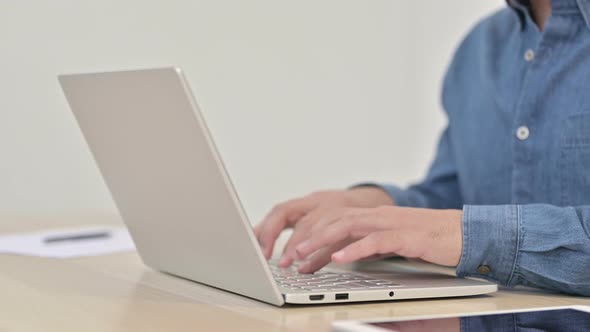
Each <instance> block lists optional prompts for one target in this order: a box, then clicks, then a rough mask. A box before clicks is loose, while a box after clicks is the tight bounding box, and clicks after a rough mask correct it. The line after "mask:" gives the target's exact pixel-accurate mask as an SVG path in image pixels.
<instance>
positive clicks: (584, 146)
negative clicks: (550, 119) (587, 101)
mask: <svg viewBox="0 0 590 332" xmlns="http://www.w3.org/2000/svg"><path fill="white" fill-rule="evenodd" d="M562 137H563V142H562V145H563V146H562V150H561V159H562V160H561V163H562V164H561V166H562V169H561V190H562V192H561V200H562V205H564V206H572V205H590V113H578V114H573V115H570V116H569V117H568V118H567V119H566V123H565V126H564V134H563V136H562Z"/></svg>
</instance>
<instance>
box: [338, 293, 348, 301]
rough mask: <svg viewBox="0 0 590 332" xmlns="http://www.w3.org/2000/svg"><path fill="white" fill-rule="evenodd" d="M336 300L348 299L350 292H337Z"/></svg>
mask: <svg viewBox="0 0 590 332" xmlns="http://www.w3.org/2000/svg"><path fill="white" fill-rule="evenodd" d="M336 300H348V293H340V294H336Z"/></svg>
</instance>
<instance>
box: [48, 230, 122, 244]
mask: <svg viewBox="0 0 590 332" xmlns="http://www.w3.org/2000/svg"><path fill="white" fill-rule="evenodd" d="M109 236H111V233H110V232H108V231H98V232H92V233H78V234H71V235H57V236H50V237H46V238H45V239H43V242H45V243H55V242H66V241H83V240H95V239H102V238H107V237H109Z"/></svg>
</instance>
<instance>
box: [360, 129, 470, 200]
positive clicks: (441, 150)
mask: <svg viewBox="0 0 590 332" xmlns="http://www.w3.org/2000/svg"><path fill="white" fill-rule="evenodd" d="M358 186H376V187H379V188H381V189H383V190H384V191H385V192H387V194H389V196H390V197H391V198H392V199H393V201H394V202H395V205H397V206H409V207H422V208H433V209H434V208H438V209H453V208H454V209H460V208H461V207H462V205H463V203H462V197H461V192H460V190H459V183H458V177H457V170H456V167H455V162H454V157H453V152H452V146H451V142H450V137H449V128H448V127H447V128H446V129H445V131H444V132H443V134H442V136H441V137H440V140H439V142H438V148H437V152H436V157H435V159H434V161H433V162H432V164H431V166H430V169H429V171H428V174H427V175H426V177H425V179H424V180H423V181H422V182H421V183H418V184H414V185H412V186H410V187H408V188H405V189H403V188H400V187H398V186H395V185H392V184H383V183H361V184H358V185H356V186H355V187H358Z"/></svg>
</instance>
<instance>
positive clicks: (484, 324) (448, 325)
mask: <svg viewBox="0 0 590 332" xmlns="http://www.w3.org/2000/svg"><path fill="white" fill-rule="evenodd" d="M332 330H333V331H335V332H352V331H354V332H393V331H396V332H427V331H437V332H447V331H448V332H451V331H453V332H454V331H457V332H459V331H461V332H471V331H478V332H479V331H499V332H503V331H539V332H540V331H572V332H578V331H580V332H581V331H590V306H568V307H554V308H536V309H525V310H515V311H498V312H486V313H475V314H466V315H454V316H453V315H445V316H442V315H441V316H434V315H432V316H423V317H412V318H394V319H392V318H381V319H374V320H366V321H365V320H361V321H335V322H334V323H332Z"/></svg>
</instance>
